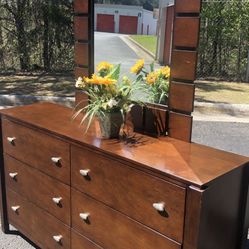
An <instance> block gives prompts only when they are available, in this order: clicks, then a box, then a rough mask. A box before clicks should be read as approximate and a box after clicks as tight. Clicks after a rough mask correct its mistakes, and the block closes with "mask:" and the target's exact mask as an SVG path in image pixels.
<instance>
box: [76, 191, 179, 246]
mask: <svg viewBox="0 0 249 249" xmlns="http://www.w3.org/2000/svg"><path fill="white" fill-rule="evenodd" d="M84 212H89V213H90V217H89V219H88V221H87V222H86V221H83V220H82V219H81V218H80V216H79V214H80V213H84ZM141 212H143V211H142V210H141ZM72 214H73V216H72V227H73V228H74V229H76V230H77V231H79V232H80V233H82V234H83V235H85V236H87V237H88V238H90V239H92V240H94V241H95V242H96V243H98V244H99V245H101V246H103V247H104V248H108V249H127V248H129V249H138V248H143V249H154V248H157V249H180V248H181V245H180V244H178V243H176V242H173V241H172V240H169V239H167V238H166V237H164V236H162V235H160V234H158V233H155V232H153V231H152V230H150V229H148V228H146V227H144V226H142V225H140V224H139V223H137V222H135V221H132V220H131V219H128V218H127V217H126V216H124V215H122V214H121V213H119V212H117V211H114V210H113V209H111V208H109V207H107V206H105V205H103V204H101V203H99V202H97V201H95V200H93V199H92V198H90V197H87V196H86V195H85V194H82V193H80V192H78V191H75V190H72ZM114 238H117V239H114Z"/></svg>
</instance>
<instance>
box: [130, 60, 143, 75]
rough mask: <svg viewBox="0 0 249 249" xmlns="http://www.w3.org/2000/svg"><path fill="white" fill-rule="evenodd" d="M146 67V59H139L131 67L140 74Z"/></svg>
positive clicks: (132, 70)
mask: <svg viewBox="0 0 249 249" xmlns="http://www.w3.org/2000/svg"><path fill="white" fill-rule="evenodd" d="M143 67H144V60H138V61H137V62H136V64H135V65H134V66H133V67H132V68H131V72H132V73H135V74H139V73H140V72H141V70H142V69H143Z"/></svg>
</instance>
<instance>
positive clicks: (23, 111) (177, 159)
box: [0, 103, 249, 187]
mask: <svg viewBox="0 0 249 249" xmlns="http://www.w3.org/2000/svg"><path fill="white" fill-rule="evenodd" d="M0 113H1V114H3V115H4V116H7V117H9V118H11V119H15V120H17V121H20V122H23V123H26V124H29V125H31V126H35V127H37V128H39V129H42V130H46V131H47V132H50V133H52V134H55V135H57V136H60V137H62V138H66V139H69V140H71V141H73V142H76V143H79V144H83V145H85V146H89V147H91V148H93V149H95V150H98V151H100V152H104V153H105V154H109V155H111V156H115V157H116V158H118V159H122V160H126V161H129V162H132V163H135V164H136V165H138V166H140V167H145V168H146V169H147V170H151V171H154V172H156V173H162V174H163V175H166V176H168V177H172V178H173V179H176V180H180V181H183V182H184V183H187V184H193V185H196V186H198V187H202V186H204V185H208V184H209V183H211V182H212V181H213V180H215V179H216V178H218V177H220V176H222V175H224V174H226V173H229V172H230V171H232V170H234V169H235V168H238V167H240V166H241V165H243V164H245V163H248V162H249V158H247V157H244V156H239V155H236V154H232V153H228V152H224V151H221V150H217V149H214V148H210V147H207V146H203V145H199V144H195V143H186V142H182V141H180V140H176V139H172V138H169V137H165V138H159V139H156V138H151V137H148V136H144V135H140V134H134V135H133V137H132V138H130V139H128V140H125V141H124V140H122V141H119V140H115V139H112V140H105V139H102V138H101V136H100V133H99V128H98V125H97V122H96V123H94V124H93V125H92V127H91V128H90V129H89V130H88V132H87V133H85V127H84V126H80V125H79V123H80V120H79V119H76V120H72V115H73V110H72V109H69V108H66V107H63V106H60V105H56V104H51V103H39V104H34V105H29V106H22V107H15V108H11V109H5V110H1V112H0Z"/></svg>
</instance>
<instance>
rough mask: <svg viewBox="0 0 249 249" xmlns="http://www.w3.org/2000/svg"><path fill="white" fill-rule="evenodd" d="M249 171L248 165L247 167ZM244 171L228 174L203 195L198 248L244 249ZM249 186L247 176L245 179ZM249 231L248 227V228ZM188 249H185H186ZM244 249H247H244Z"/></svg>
mask: <svg viewBox="0 0 249 249" xmlns="http://www.w3.org/2000/svg"><path fill="white" fill-rule="evenodd" d="M245 167H246V168H247V170H248V167H249V164H247V165H245ZM245 167H241V168H240V169H238V170H234V171H231V172H229V174H227V175H225V176H224V177H223V178H222V179H217V181H216V182H215V184H214V185H213V186H211V187H209V188H207V189H206V190H205V191H204V192H203V194H202V201H201V202H202V209H201V218H200V228H199V234H200V235H199V238H198V246H197V248H212V249H242V248H243V247H242V244H241V243H242V241H241V239H242V233H243V232H242V231H243V222H242V221H243V220H244V213H243V211H244V208H245V207H244V206H243V204H244V202H245V200H244V199H243V198H245V197H246V196H244V194H243V192H244V191H247V190H246V189H244V188H245V185H243V184H242V179H243V178H244V171H243V169H244V168H245ZM246 177H247V179H246V182H247V186H248V174H247V175H246ZM247 231H248V227H247ZM184 249H185V248H184ZM243 249H245V248H243Z"/></svg>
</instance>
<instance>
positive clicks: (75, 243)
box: [71, 229, 103, 249]
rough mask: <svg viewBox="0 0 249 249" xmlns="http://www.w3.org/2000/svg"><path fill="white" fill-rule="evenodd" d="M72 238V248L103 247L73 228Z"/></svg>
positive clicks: (98, 248)
mask: <svg viewBox="0 0 249 249" xmlns="http://www.w3.org/2000/svg"><path fill="white" fill-rule="evenodd" d="M71 240H72V242H71V245H72V247H71V249H103V248H102V247H100V246H98V245H97V244H95V243H94V242H92V241H90V240H89V239H87V238H86V237H84V236H82V235H80V234H79V233H78V232H76V231H74V230H73V229H72V230H71Z"/></svg>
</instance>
